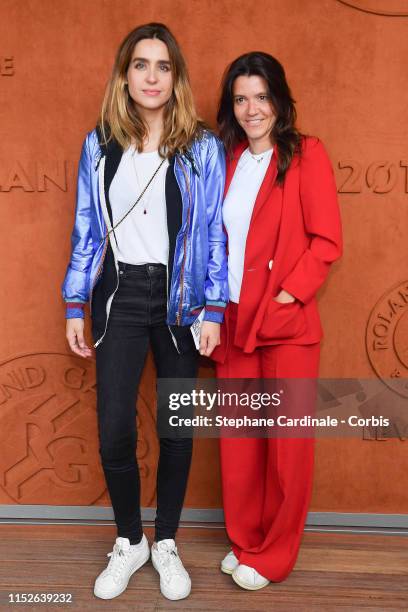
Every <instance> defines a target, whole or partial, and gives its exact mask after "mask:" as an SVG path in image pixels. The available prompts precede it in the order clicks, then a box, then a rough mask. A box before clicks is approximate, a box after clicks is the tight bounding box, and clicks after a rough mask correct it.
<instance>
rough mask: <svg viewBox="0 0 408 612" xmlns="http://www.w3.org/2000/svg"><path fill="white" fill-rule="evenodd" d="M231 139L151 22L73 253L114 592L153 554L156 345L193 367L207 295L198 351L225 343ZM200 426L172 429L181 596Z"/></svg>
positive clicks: (106, 127)
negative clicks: (93, 381)
mask: <svg viewBox="0 0 408 612" xmlns="http://www.w3.org/2000/svg"><path fill="white" fill-rule="evenodd" d="M224 165H225V160H224V152H223V147H222V145H221V144H220V142H219V141H218V140H217V139H216V138H215V136H214V135H212V134H211V133H210V132H208V130H206V129H205V127H204V126H203V125H202V123H201V122H200V121H199V120H198V118H197V115H196V111H195V108H194V103H193V98H192V93H191V89H190V84H189V79H188V74H187V69H186V66H185V62H184V59H183V56H182V54H181V51H180V49H179V47H178V45H177V42H176V40H175V39H174V37H173V35H172V34H171V32H170V31H169V30H168V29H167V27H166V26H164V25H162V24H148V25H144V26H140V27H138V28H136V29H135V30H133V31H132V32H130V33H129V34H128V36H127V37H126V38H125V40H124V41H123V43H122V44H121V46H120V47H119V50H118V53H117V56H116V61H115V64H114V68H113V73H112V77H111V79H110V82H109V83H108V86H107V89H106V93H105V98H104V102H103V105H102V112H101V119H100V122H99V125H98V127H97V128H96V129H95V130H93V131H92V132H91V133H90V134H88V136H87V137H86V139H85V142H84V145H83V148H82V155H81V160H80V165H79V173H78V192H77V208H76V215H75V225H74V230H73V233H72V255H71V260H70V263H69V266H68V270H67V273H66V277H65V281H64V284H63V297H64V300H65V302H66V303H67V339H68V342H69V344H70V347H71V349H72V350H73V352H74V353H76V354H78V355H81V356H83V357H89V356H90V355H91V349H90V348H89V347H88V346H86V344H85V341H84V333H83V330H84V315H83V307H84V304H85V303H87V302H89V304H90V310H91V315H92V333H93V337H94V342H95V345H94V346H95V348H96V372H97V411H98V428H99V440H100V455H101V461H102V466H103V470H104V474H105V478H106V483H107V486H108V490H109V494H110V498H111V502H112V507H113V510H114V515H115V521H116V524H117V530H118V534H117V535H118V537H117V539H116V542H115V545H114V547H113V551H112V552H111V553H109V556H110V561H109V564H108V566H107V568H106V569H105V570H104V571H103V572H102V573H101V574H100V575H99V576H98V578H97V579H96V582H95V588H94V593H95V595H96V596H97V597H101V598H103V599H111V598H113V597H116V596H118V595H119V594H120V593H122V592H123V591H124V590H125V589H126V587H127V584H128V581H129V579H130V576H131V575H132V574H133V573H134V572H135V571H136V570H137V569H139V568H140V567H141V566H142V565H143V564H144V563H145V562H146V561H147V560H148V559H149V556H150V550H149V546H148V543H147V540H146V537H145V536H144V535H143V531H142V523H141V517H140V478H139V471H138V466H137V461H136V442H137V431H136V414H135V403H136V396H137V390H138V385H139V381H140V376H141V373H142V370H143V366H144V362H145V359H146V354H147V350H148V347H149V345H150V346H151V347H152V350H153V356H154V360H155V365H156V369H157V375H158V377H161V378H194V377H195V376H196V374H197V359H198V353H197V351H196V349H195V345H194V340H193V337H192V334H191V331H190V325H191V324H192V323H193V322H194V321H195V319H196V318H197V315H198V313H200V311H201V310H202V309H203V308H205V314H204V321H203V323H202V327H201V337H200V353H201V354H203V355H207V356H209V355H210V354H211V352H212V351H213V349H214V348H215V346H216V345H217V344H218V343H219V326H220V323H221V322H222V319H223V313H224V308H225V306H226V302H227V300H228V288H227V287H228V282H227V270H226V248H225V236H224V233H223V229H222V217H221V203H222V195H223V189H224V179H225V169H224ZM191 454H192V439H191V438H174V439H170V438H161V439H160V458H159V465H158V474H157V516H156V521H155V531H156V533H155V542H154V544H153V546H152V549H151V554H152V561H153V565H154V567H155V568H156V570H157V571H158V572H159V574H160V588H161V591H162V593H163V595H164V596H165V597H167V598H169V599H182V598H184V597H187V596H188V594H189V593H190V589H191V581H190V578H189V575H188V573H187V571H186V570H185V568H184V567H183V564H182V562H181V560H180V558H179V556H178V553H177V548H176V545H175V541H174V538H175V534H176V530H177V527H178V523H179V519H180V513H181V509H182V505H183V500H184V495H185V490H186V485H187V478H188V473H189V468H190V462H191Z"/></svg>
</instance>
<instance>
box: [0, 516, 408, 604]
mask: <svg viewBox="0 0 408 612" xmlns="http://www.w3.org/2000/svg"><path fill="white" fill-rule="evenodd" d="M114 534H115V532H114V528H113V527H112V526H78V525H73V526H69V525H40V526H28V525H13V526H11V525H0V592H1V600H0V601H1V603H0V609H1V610H7V612H8V611H12V610H43V611H46V610H67V609H71V610H78V611H80V612H82V611H86V610H97V611H98V612H103V611H104V610H109V611H114V612H116V611H121V610H129V611H136V610H138V611H139V610H140V611H144V610H146V611H153V610H191V611H197V610H202V611H206V612H207V611H210V610H218V611H221V610H222V611H223V612H227V611H228V612H229V611H234V612H235V611H243V610H246V611H257V610H259V611H262V612H266V611H268V610H278V611H280V610H283V611H285V612H291V611H292V610H293V611H295V610H296V611H305V612H315V611H316V612H317V611H319V612H324V611H333V612H334V611H337V610H342V609H347V610H355V611H359V612H367V611H369V610H377V611H378V610H383V611H384V612H388V611H389V610H408V537H404V536H378V535H364V536H363V535H351V534H327V533H306V534H305V536H304V539H303V545H302V548H301V552H300V555H299V559H298V562H297V565H296V567H295V569H294V571H293V572H292V574H291V575H290V576H289V578H288V579H287V580H286V581H285V582H283V583H279V584H277V583H275V584H271V585H269V586H268V587H266V588H265V589H262V590H261V591H257V592H248V591H243V590H242V589H240V588H239V587H238V586H236V585H235V584H234V583H233V581H232V579H231V578H230V577H229V576H226V575H224V574H222V573H221V572H220V571H219V569H218V565H219V562H220V559H221V558H222V557H223V555H224V554H225V552H226V549H227V539H226V536H225V532H224V531H223V530H222V529H197V528H195V529H192V528H181V529H180V530H179V535H178V548H179V551H180V553H181V556H182V559H183V561H184V563H185V565H186V567H187V568H188V570H189V572H190V575H191V578H192V582H193V589H192V592H191V595H190V597H189V598H188V599H185V600H183V601H179V602H170V601H168V600H166V599H164V598H163V597H162V595H161V594H160V591H159V584H158V575H157V574H156V572H155V570H154V569H153V567H152V565H151V564H150V562H149V563H148V564H147V565H145V566H144V567H143V568H142V569H141V570H140V571H138V572H137V573H136V574H135V575H134V576H133V577H132V579H131V581H130V585H129V587H128V589H127V590H126V592H125V593H123V594H122V595H121V596H120V597H118V598H116V599H113V600H110V601H103V600H100V599H96V598H95V597H94V596H93V593H92V587H93V581H94V579H95V576H96V575H97V574H98V573H99V571H101V570H102V569H103V568H104V567H105V565H106V562H107V557H106V556H105V555H106V553H107V552H109V551H110V550H111V548H112V543H113V540H114V537H115V535H114ZM146 534H147V536H148V538H149V539H151V538H152V530H151V529H146ZM43 592H49V593H50V592H51V593H58V592H59V593H72V597H73V603H72V604H71V605H67V604H65V605H63V604H61V605H56V604H48V605H46V604H42V605H41V604H37V605H34V604H19V605H18V604H9V603H8V601H9V599H8V594H9V593H43Z"/></svg>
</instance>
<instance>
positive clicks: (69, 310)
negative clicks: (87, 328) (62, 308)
mask: <svg viewBox="0 0 408 612" xmlns="http://www.w3.org/2000/svg"><path fill="white" fill-rule="evenodd" d="M84 306H85V304H82V303H81V302H67V303H66V312H65V318H66V319H84V318H85V314H84Z"/></svg>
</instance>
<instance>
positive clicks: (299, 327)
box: [257, 299, 306, 340]
mask: <svg viewBox="0 0 408 612" xmlns="http://www.w3.org/2000/svg"><path fill="white" fill-rule="evenodd" d="M305 331H306V319H305V314H304V312H303V305H302V304H301V302H299V301H298V300H295V301H294V302H289V303H287V304H281V303H279V302H276V300H273V299H272V300H270V302H269V304H268V307H267V309H266V311H265V315H264V318H263V321H262V324H261V327H260V328H259V330H258V334H257V335H258V337H259V338H261V339H262V340H280V339H287V340H289V339H290V340H292V339H294V338H297V337H299V336H301V335H302V334H303V333H304V332H305Z"/></svg>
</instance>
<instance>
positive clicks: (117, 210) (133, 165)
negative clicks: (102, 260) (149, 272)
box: [109, 146, 169, 265]
mask: <svg viewBox="0 0 408 612" xmlns="http://www.w3.org/2000/svg"><path fill="white" fill-rule="evenodd" d="M161 161H162V158H161V157H160V155H159V154H158V152H157V151H152V152H149V153H138V152H137V150H136V149H135V147H134V146H131V147H129V148H128V149H127V150H126V151H124V153H123V155H122V158H121V160H120V163H119V166H118V169H117V172H116V174H115V176H114V177H113V180H112V183H111V186H110V188H109V200H110V203H111V208H112V218H113V226H115V224H116V223H117V222H118V221H120V219H122V217H123V215H125V214H126V213H127V212H128V210H129V209H130V208H131V207H132V206H133V204H134V203H135V202H136V200H137V198H138V197H139V195H140V193H141V192H142V191H143V189H144V188H145V186H146V185H147V183H148V182H149V180H150V178H151V177H152V176H153V174H154V172H155V170H156V169H157V168H158V166H159V164H160V162H161ZM168 165H169V162H168V161H167V160H165V162H164V164H163V165H162V167H161V168H160V170H159V172H158V174H157V175H156V176H155V178H154V180H153V182H152V183H151V185H150V186H149V187H148V189H147V191H146V193H145V194H144V196H143V198H142V199H141V200H140V202H139V203H138V204H137V205H136V206H135V208H134V209H133V210H132V212H131V213H130V214H129V215H128V216H127V217H126V219H124V220H123V221H122V223H121V224H120V225H119V226H118V227H117V229H115V235H116V239H117V245H116V243H115V237H114V236H113V233H112V234H111V243H112V247H115V251H116V256H117V258H118V259H119V261H123V262H125V263H129V264H135V265H140V264H146V263H162V264H164V265H167V262H168V257H169V235H168V231H167V212H166V193H165V183H166V170H167V167H168ZM144 211H146V214H145V212H144Z"/></svg>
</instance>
